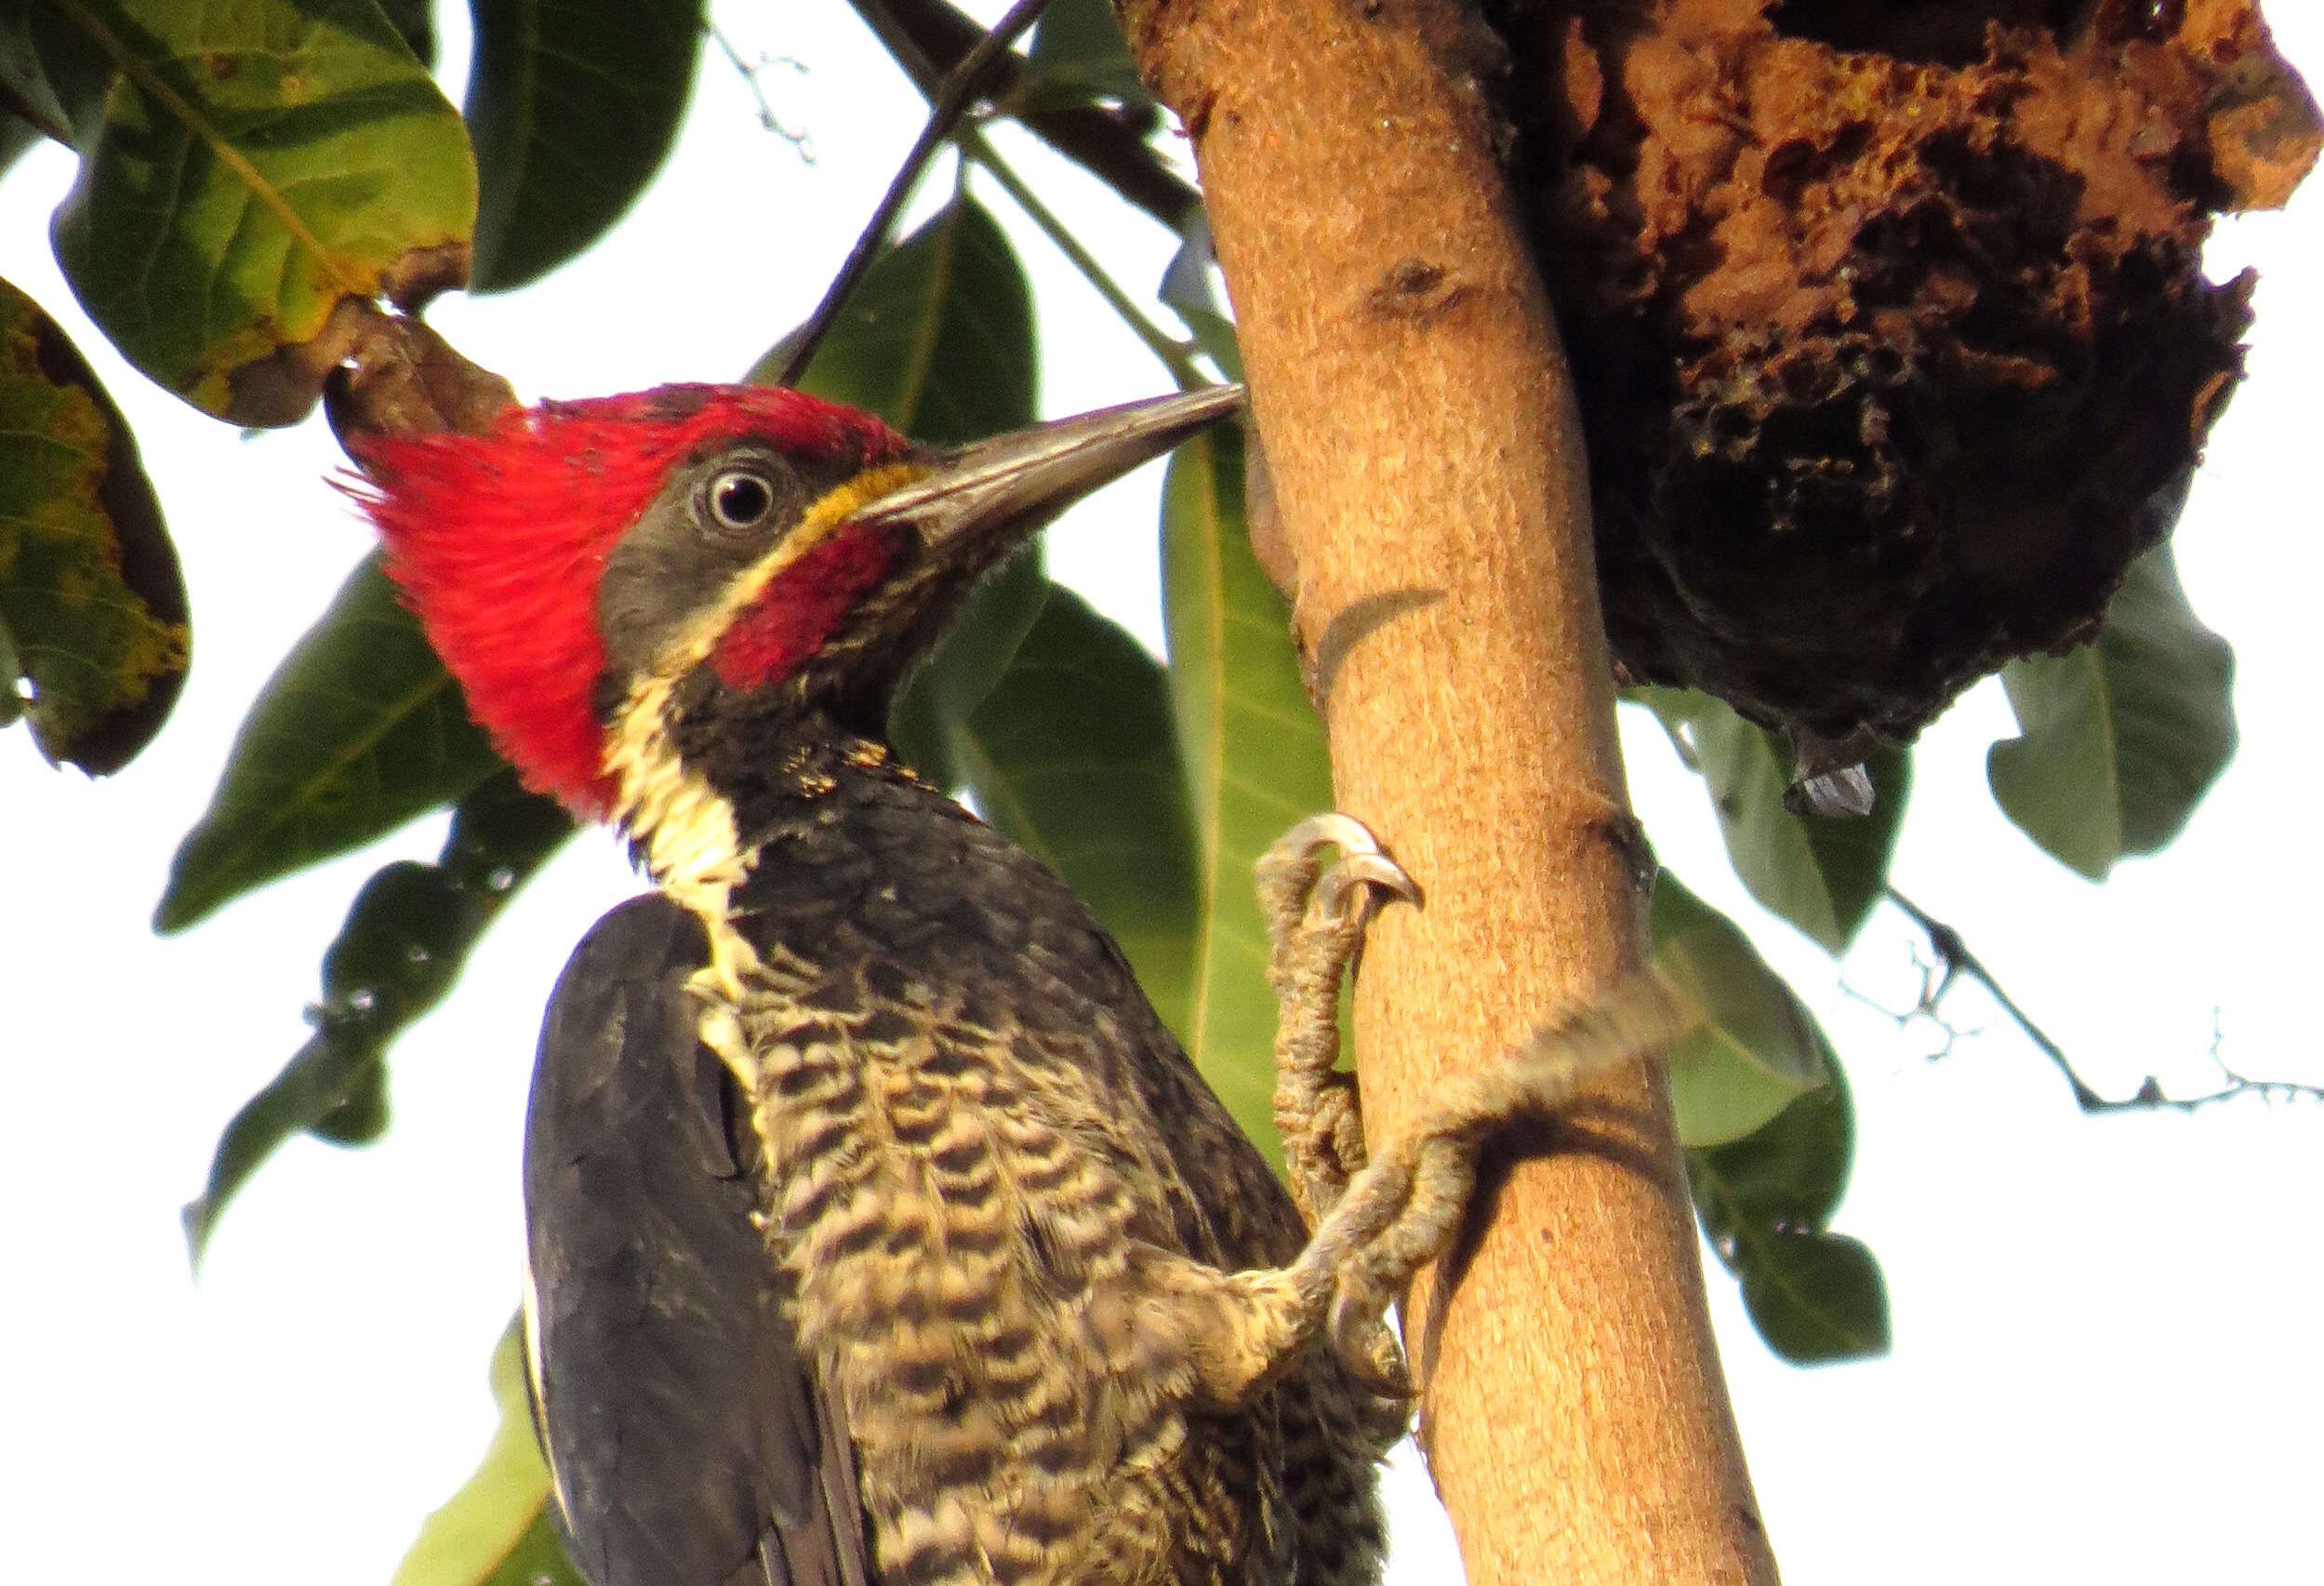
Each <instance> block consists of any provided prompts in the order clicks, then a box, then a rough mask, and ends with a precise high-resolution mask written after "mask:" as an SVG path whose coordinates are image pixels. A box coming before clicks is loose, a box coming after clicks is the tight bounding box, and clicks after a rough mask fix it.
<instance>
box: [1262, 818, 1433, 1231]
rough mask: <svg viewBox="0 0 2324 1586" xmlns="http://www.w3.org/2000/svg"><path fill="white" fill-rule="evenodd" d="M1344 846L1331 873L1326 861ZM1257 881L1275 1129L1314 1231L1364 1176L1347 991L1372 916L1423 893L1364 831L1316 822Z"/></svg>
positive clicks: (1293, 834)
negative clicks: (1345, 1068) (1265, 947)
mask: <svg viewBox="0 0 2324 1586" xmlns="http://www.w3.org/2000/svg"><path fill="white" fill-rule="evenodd" d="M1329 847H1337V848H1338V849H1339V852H1340V857H1339V860H1338V862H1336V863H1335V864H1333V865H1331V866H1330V867H1328V868H1326V867H1325V865H1324V863H1323V857H1322V856H1323V850H1324V849H1326V848H1329ZM1255 879H1256V882H1257V887H1258V895H1259V913H1261V914H1262V915H1263V916H1265V918H1266V921H1267V935H1268V943H1269V944H1270V948H1271V952H1270V953H1269V955H1268V980H1270V981H1272V982H1273V984H1274V987H1275V997H1276V1016H1275V1127H1276V1130H1277V1132H1278V1133H1280V1134H1281V1135H1282V1140H1283V1154H1284V1158H1285V1160H1286V1161H1287V1163H1288V1164H1289V1166H1290V1167H1291V1182H1292V1192H1293V1194H1294V1195H1295V1198H1296V1199H1297V1200H1298V1202H1299V1209H1300V1210H1301V1212H1303V1213H1304V1214H1305V1215H1306V1217H1307V1219H1308V1227H1309V1228H1313V1227H1314V1226H1315V1225H1316V1224H1317V1222H1318V1221H1319V1220H1321V1219H1322V1218H1323V1217H1324V1216H1326V1215H1327V1214H1328V1213H1329V1212H1330V1211H1331V1209H1332V1207H1333V1206H1335V1204H1336V1203H1337V1202H1338V1200H1339V1197H1340V1194H1341V1193H1342V1192H1343V1191H1344V1190H1346V1188H1347V1187H1348V1180H1349V1179H1350V1178H1352V1177H1353V1176H1354V1175H1355V1174H1357V1173H1359V1172H1361V1171H1362V1169H1363V1165H1364V1146H1363V1114H1362V1112H1361V1108H1360V1107H1359V1106H1358V1104H1357V1100H1356V1080H1355V1076H1354V1075H1353V1074H1350V1073H1343V1072H1341V1071H1340V1069H1339V1067H1338V1064H1339V989H1340V983H1341V981H1342V980H1344V979H1345V978H1346V976H1347V974H1348V967H1349V966H1350V965H1352V964H1353V963H1354V962H1355V961H1356V957H1357V955H1358V953H1360V952H1361V950H1362V946H1363V936H1364V931H1365V930H1366V929H1367V928H1368V927H1369V926H1370V925H1371V923H1372V916H1373V915H1374V913H1377V912H1378V911H1379V910H1380V909H1381V908H1382V907H1383V906H1384V905H1385V904H1386V903H1387V902H1388V900H1391V899H1398V898H1401V899H1402V900H1404V901H1405V902H1408V903H1417V902H1419V901H1420V890H1419V888H1418V887H1416V886H1414V885H1413V882H1412V878H1411V877H1410V876H1408V875H1406V874H1405V873H1404V872H1403V870H1402V868H1401V866H1399V865H1398V864H1397V862H1396V861H1395V860H1392V859H1390V858H1388V854H1387V852H1386V851H1385V850H1384V849H1382V847H1381V846H1380V844H1379V840H1378V839H1377V838H1375V837H1374V836H1373V835H1372V833H1371V832H1370V831H1368V830H1367V829H1366V828H1365V827H1364V826H1363V824H1362V823H1361V821H1358V820H1354V819H1352V818H1351V817H1348V816H1346V815H1340V814H1325V815H1312V816H1309V817H1308V819H1307V820H1302V821H1300V822H1299V824H1297V825H1296V826H1294V827H1293V828H1292V829H1291V830H1290V831H1288V832H1286V833H1283V835H1282V837H1281V838H1279V839H1278V840H1277V841H1276V842H1275V844H1274V846H1271V847H1269V848H1268V850H1267V852H1266V853H1265V854H1263V855H1261V856H1260V859H1259V862H1258V864H1257V866H1256V874H1255Z"/></svg>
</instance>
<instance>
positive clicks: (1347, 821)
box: [1275, 809, 1383, 855]
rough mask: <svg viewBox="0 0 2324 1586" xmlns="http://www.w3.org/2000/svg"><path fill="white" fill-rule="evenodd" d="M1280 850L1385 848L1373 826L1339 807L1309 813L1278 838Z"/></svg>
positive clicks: (1372, 850)
mask: <svg viewBox="0 0 2324 1586" xmlns="http://www.w3.org/2000/svg"><path fill="white" fill-rule="evenodd" d="M1275 847H1276V850H1277V851H1278V852H1286V853H1289V852H1295V853H1299V854H1312V853H1314V852H1315V851H1316V850H1317V849H1319V848H1337V849H1338V850H1339V851H1340V852H1341V853H1343V854H1348V855H1355V854H1377V853H1381V852H1382V851H1383V850H1382V848H1381V847H1380V840H1379V839H1378V838H1377V837H1374V835H1373V834H1372V829H1371V828H1370V827H1368V826H1366V825H1365V824H1364V823H1363V822H1362V821H1361V820H1357V819H1356V818H1355V817H1354V816H1352V815H1342V814H1341V813H1340V812H1339V811H1338V810H1336V809H1327V810H1324V811H1323V812H1322V813H1321V814H1320V815H1310V816H1308V818H1307V819H1306V820H1302V821H1300V822H1299V823H1298V824H1297V825H1296V826H1294V827H1293V828H1292V829H1291V830H1290V831H1288V832H1286V833H1283V834H1282V836H1281V837H1278V838H1277V839H1276V840H1275Z"/></svg>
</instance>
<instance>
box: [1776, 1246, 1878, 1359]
mask: <svg viewBox="0 0 2324 1586" xmlns="http://www.w3.org/2000/svg"><path fill="white" fill-rule="evenodd" d="M1742 1275H1743V1303H1744V1306H1745V1307H1746V1309H1747V1310H1748V1311H1749V1312H1750V1313H1751V1325H1752V1326H1755V1327H1757V1328H1758V1329H1759V1334H1760V1337H1761V1338H1763V1339H1766V1340H1767V1347H1768V1348H1770V1349H1772V1350H1773V1351H1774V1352H1775V1353H1777V1354H1780V1355H1782V1356H1783V1357H1784V1358H1785V1359H1786V1360H1788V1361H1790V1362H1791V1363H1792V1364H1793V1365H1795V1366H1814V1365H1818V1364H1821V1363H1823V1362H1826V1361H1834V1360H1863V1359H1866V1358H1869V1357H1871V1356H1874V1355H1881V1354H1886V1353H1888V1350H1889V1316H1888V1285H1887V1283H1886V1282H1885V1281H1884V1280H1883V1279H1882V1277H1881V1275H1880V1263H1879V1259H1877V1258H1876V1257H1874V1255H1873V1254H1872V1252H1871V1251H1870V1250H1869V1249H1868V1248H1866V1246H1865V1245H1864V1243H1863V1242H1862V1241H1861V1240H1856V1239H1851V1238H1849V1237H1848V1236H1847V1235H1846V1234H1844V1233H1797V1232H1794V1231H1792V1230H1790V1229H1782V1228H1779V1229H1773V1230H1770V1231H1769V1232H1768V1233H1766V1234H1765V1236H1764V1237H1763V1238H1762V1239H1761V1241H1760V1243H1759V1245H1758V1246H1756V1247H1755V1249H1754V1251H1753V1254H1752V1259H1751V1260H1750V1261H1749V1263H1748V1264H1747V1265H1746V1266H1745V1267H1744V1269H1743V1274H1742Z"/></svg>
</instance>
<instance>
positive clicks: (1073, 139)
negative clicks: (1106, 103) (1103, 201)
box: [851, 0, 1202, 230]
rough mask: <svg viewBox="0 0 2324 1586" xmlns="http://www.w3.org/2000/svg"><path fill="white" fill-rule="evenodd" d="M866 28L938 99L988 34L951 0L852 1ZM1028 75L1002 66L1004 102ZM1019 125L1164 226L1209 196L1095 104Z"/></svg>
mask: <svg viewBox="0 0 2324 1586" xmlns="http://www.w3.org/2000/svg"><path fill="white" fill-rule="evenodd" d="M851 4H853V5H854V6H855V7H856V11H857V15H859V16H861V17H862V18H863V20H864V23H865V25H866V26H868V27H870V29H871V31H872V33H874V34H876V35H877V36H878V37H879V40H880V42H881V43H882V44H884V45H885V46H887V49H888V53H889V54H891V55H893V56H895V57H896V63H897V64H898V65H900V66H902V67H903V68H904V71H905V73H906V74H907V75H908V76H910V78H911V79H912V81H913V82H914V83H916V84H918V85H919V87H920V91H921V93H922V94H923V96H926V97H928V98H932V99H933V98H934V97H935V94H936V85H937V83H938V81H939V80H940V79H941V78H942V76H943V74H944V73H946V72H949V71H950V70H951V69H952V68H953V67H954V66H956V65H958V64H959V63H960V61H961V58H962V57H963V56H965V55H966V54H967V53H968V52H969V51H970V50H971V49H973V48H975V47H976V42H977V40H979V39H981V38H983V37H984V36H985V30H984V29H983V28H981V27H979V26H978V25H977V24H976V20H975V19H974V18H972V17H970V16H969V15H968V14H967V13H966V12H964V11H962V10H960V9H958V8H957V7H953V6H951V5H950V4H949V3H948V0H851ZM1020 71H1021V68H1020V67H1019V66H1018V64H1017V62H1016V60H1015V58H1013V57H1012V58H1010V59H1008V60H1003V61H1002V62H1001V63H1000V65H999V66H998V67H997V68H996V69H995V74H994V76H993V77H992V78H991V82H992V84H993V91H994V93H995V95H996V96H997V97H1006V95H1007V94H1008V92H1009V90H1010V89H1011V88H1013V87H1016V79H1017V76H1018V74H1019V73H1020ZM1016 119H1017V122H1018V124H1019V125H1020V126H1022V127H1025V129H1026V130H1028V131H1029V132H1031V133H1032V134H1033V135H1034V136H1035V137H1037V138H1039V139H1040V140H1042V141H1043V142H1044V143H1047V144H1048V145H1049V146H1050V147H1051V148H1053V149H1055V150H1056V151H1057V153H1060V154H1063V155H1064V156H1065V157H1066V158H1067V159H1069V160H1071V161H1072V162H1073V163H1074V164H1076V165H1078V166H1080V167H1082V169H1084V170H1086V171H1088V172H1089V173H1090V174H1091V175H1092V176H1095V177H1096V178H1097V179H1098V180H1101V181H1104V182H1106V183H1107V184H1108V185H1109V186H1110V187H1112V189H1113V190H1114V191H1115V192H1116V193H1120V194H1122V197H1123V198H1125V199H1127V200H1129V201H1130V202H1131V203H1132V204H1135V205H1136V206H1137V207H1139V208H1141V209H1143V210H1145V211H1146V212H1147V213H1148V214H1149V215H1151V216H1153V217H1154V219H1156V220H1160V221H1161V222H1162V224H1163V225H1165V226H1168V227H1170V228H1172V229H1173V230H1175V229H1176V228H1177V227H1178V226H1180V225H1181V224H1183V223H1184V222H1185V220H1186V218H1187V216H1188V215H1189V213H1190V212H1192V211H1193V210H1194V209H1195V208H1196V207H1198V206H1200V205H1201V203H1202V194H1201V193H1197V192H1195V190H1194V189H1193V188H1191V187H1189V186H1188V185H1187V184H1186V183H1185V182H1184V181H1182V180H1179V179H1178V177H1177V176H1176V175H1175V173H1174V172H1173V171H1172V170H1171V169H1170V167H1169V166H1168V165H1166V164H1165V163H1164V162H1163V160H1162V156H1161V155H1159V154H1157V153H1154V151H1153V150H1151V149H1149V148H1148V147H1147V144H1146V137H1147V134H1146V130H1145V129H1144V128H1142V127H1138V126H1137V125H1135V122H1134V121H1133V120H1132V119H1131V118H1130V117H1129V116H1126V115H1123V114H1122V113H1118V112H1115V111H1110V110H1102V109H1099V108H1098V107H1097V106H1095V105H1090V106H1084V107H1077V108H1071V109H1062V110H1040V111H1029V112H1025V113H1021V114H1019V115H1018V116H1017V118H1016Z"/></svg>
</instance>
